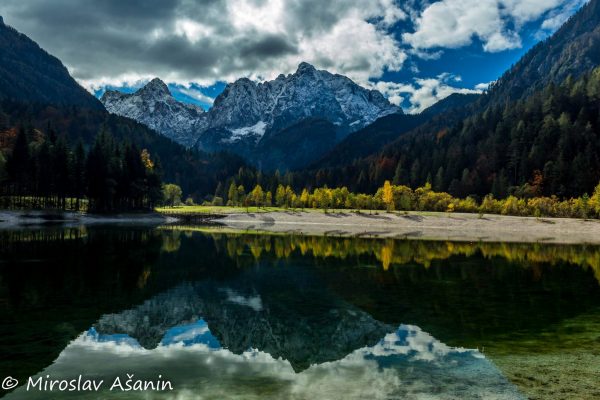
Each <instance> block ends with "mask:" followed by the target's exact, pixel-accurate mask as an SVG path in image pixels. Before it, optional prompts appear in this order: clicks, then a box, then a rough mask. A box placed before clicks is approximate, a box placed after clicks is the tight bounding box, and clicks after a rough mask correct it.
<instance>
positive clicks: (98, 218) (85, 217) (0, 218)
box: [0, 210, 175, 230]
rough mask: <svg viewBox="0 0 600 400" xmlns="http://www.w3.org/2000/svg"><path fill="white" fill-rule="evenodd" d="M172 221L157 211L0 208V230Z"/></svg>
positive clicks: (149, 223) (154, 223)
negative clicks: (105, 212)
mask: <svg viewBox="0 0 600 400" xmlns="http://www.w3.org/2000/svg"><path fill="white" fill-rule="evenodd" d="M174 221H175V219H174V218H171V217H166V216H164V215H162V214H160V213H157V212H154V213H152V212H145V213H117V214H106V215H104V214H87V213H84V212H75V211H55V210H0V230H3V229H15V228H26V227H39V226H49V225H54V226H56V225H60V226H65V227H70V226H79V225H100V224H116V225H140V224H142V225H146V224H147V225H160V224H164V223H169V222H174Z"/></svg>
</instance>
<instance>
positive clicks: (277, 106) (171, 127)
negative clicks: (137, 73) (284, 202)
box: [101, 63, 402, 168]
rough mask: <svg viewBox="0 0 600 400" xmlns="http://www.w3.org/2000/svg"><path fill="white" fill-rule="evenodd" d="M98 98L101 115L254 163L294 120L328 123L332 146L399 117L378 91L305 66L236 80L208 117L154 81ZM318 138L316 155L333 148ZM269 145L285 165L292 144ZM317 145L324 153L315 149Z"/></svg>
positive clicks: (157, 81) (160, 82) (393, 106)
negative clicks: (127, 119)
mask: <svg viewBox="0 0 600 400" xmlns="http://www.w3.org/2000/svg"><path fill="white" fill-rule="evenodd" d="M101 100H102V102H103V103H104V105H105V107H106V109H107V110H108V111H110V112H112V113H115V114H119V115H122V116H126V117H130V118H132V119H135V120H137V121H139V122H141V123H144V124H146V125H148V126H149V127H151V128H153V129H155V130H156V131H158V132H160V133H162V134H163V135H165V136H167V137H170V138H171V139H173V140H175V141H177V142H179V143H181V144H183V145H185V146H188V147H191V146H197V147H199V148H201V149H203V150H206V151H219V150H227V151H231V152H234V153H237V154H240V155H242V156H244V157H246V158H247V159H248V160H249V161H250V162H253V163H255V164H257V163H259V162H260V159H261V158H263V156H264V154H263V153H264V152H265V151H272V150H273V148H272V146H273V143H274V142H273V141H272V140H270V145H269V149H268V150H267V149H262V148H261V145H262V144H263V142H265V140H266V139H271V138H273V137H274V136H277V135H279V134H280V133H281V134H285V132H287V131H289V130H288V129H287V128H290V127H292V126H296V125H298V124H300V123H302V121H307V120H315V121H317V120H321V121H327V122H329V123H331V124H333V126H334V128H335V135H334V136H335V140H334V142H335V143H337V142H339V141H340V140H342V139H343V138H344V137H346V136H347V135H348V134H350V133H352V132H355V131H357V130H359V129H362V128H363V127H365V126H367V125H369V124H371V123H373V122H374V121H375V120H377V119H378V118H380V117H383V116H386V115H389V114H393V113H401V112H402V111H401V109H400V108H398V107H397V106H395V105H392V104H390V103H389V101H388V100H387V99H386V98H385V97H384V96H383V95H382V94H381V93H380V92H378V91H376V90H369V89H365V88H363V87H361V86H359V85H357V84H356V83H354V82H353V81H352V80H350V79H349V78H347V77H345V76H342V75H336V74H331V73H329V72H327V71H322V70H317V69H316V68H315V67H313V66H312V65H310V64H307V63H301V64H300V65H299V66H298V69H297V71H296V72H295V73H293V74H289V75H279V77H277V79H275V80H272V81H265V82H253V81H251V80H250V79H247V78H241V79H238V80H237V81H235V82H233V83H230V84H228V85H227V86H226V87H225V89H224V90H223V92H222V93H221V94H220V95H219V96H218V97H217V98H216V99H215V102H214V104H213V107H212V108H211V109H210V110H209V111H208V112H203V111H202V109H200V108H199V107H196V106H193V105H189V104H185V103H182V102H179V101H177V100H175V99H174V98H173V96H172V95H171V93H170V92H169V89H168V88H167V86H166V85H165V84H164V83H163V82H162V81H161V80H159V79H158V78H157V79H154V80H152V81H151V82H150V83H148V84H147V85H146V86H145V87H143V88H142V89H140V90H138V91H137V92H135V93H133V94H123V93H119V92H116V91H107V92H106V93H105V94H104V95H103V96H102V98H101ZM306 126H308V127H310V124H308V125H306ZM296 131H297V129H296V130H293V132H295V134H296V135H297V132H296ZM326 139H327V140H325V138H323V140H322V141H319V137H313V139H312V141H313V142H314V141H315V140H316V142H315V143H314V146H313V147H314V148H315V149H318V150H319V154H321V153H322V152H323V151H326V150H327V149H329V148H331V146H332V145H334V144H335V143H333V144H332V143H331V138H330V137H328V138H326ZM296 140H298V138H296ZM267 142H269V140H267ZM277 143H280V144H282V145H283V146H284V147H283V148H281V149H279V148H278V149H275V150H276V151H277V152H278V154H279V153H281V155H282V156H281V158H282V160H285V155H286V153H288V152H290V151H293V146H288V145H286V144H285V143H286V141H285V138H280V139H279V140H278V141H277ZM325 143H327V146H328V148H327V149H325V148H323V146H324V145H325ZM315 154H317V153H315ZM279 164H281V163H279ZM284 164H285V163H284ZM284 166H285V165H284ZM265 167H266V168H268V166H265Z"/></svg>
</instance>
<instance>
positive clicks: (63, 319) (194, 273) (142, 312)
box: [0, 227, 600, 399]
mask: <svg viewBox="0 0 600 400" xmlns="http://www.w3.org/2000/svg"><path fill="white" fill-rule="evenodd" d="M0 244H1V250H0V354H1V359H0V379H3V378H4V377H5V376H12V377H14V378H16V379H17V380H18V381H19V382H20V385H19V386H17V387H16V388H15V389H14V390H12V391H0V395H6V396H5V398H7V399H48V398H77V399H79V398H81V399H86V398H89V399H98V398H102V399H104V398H118V399H129V398H144V399H147V398H157V399H161V398H164V399H188V398H189V399H196V398H199V399H366V398H368V399H524V398H534V399H535V398H539V399H553V398H556V399H560V398H578V399H586V398H589V399H593V398H600V389H599V387H598V385H597V381H598V379H599V378H600V247H595V246H585V245H581V246H559V245H540V244H536V245H525V244H490V243H487V244H486V243H452V242H433V241H416V240H391V239H387V240H379V239H366V238H333V237H307V236H297V235H267V234H258V233H246V234H243V233H226V232H224V231H222V230H219V229H218V228H191V227H190V228H186V227H180V228H173V227H159V228H119V227H94V228H85V227H82V228H45V229H24V230H18V231H2V232H0ZM128 374H129V377H130V378H131V379H132V380H131V385H134V384H135V383H136V382H140V383H139V384H145V385H146V388H147V389H148V388H149V389H152V387H154V388H155V390H150V391H136V390H132V391H127V392H124V391H122V390H121V388H122V389H126V388H127V386H126V383H125V382H126V381H127V380H128ZM79 375H81V376H82V381H81V382H80V383H79V385H80V386H78V387H77V389H78V390H77V391H72V392H68V391H61V390H60V388H59V386H58V384H57V386H56V387H55V388H54V390H53V391H52V392H48V391H40V390H39V387H41V386H42V385H44V384H46V382H50V381H52V380H57V381H62V380H64V381H71V380H74V379H75V380H77V378H78V377H79ZM30 377H31V380H32V381H33V382H39V384H38V386H36V387H30V388H29V390H27V381H28V379H29V378H30ZM117 378H118V379H119V382H120V385H116V386H114V387H113V389H112V390H109V389H110V386H111V385H113V384H114V383H115V382H116V379H117ZM85 380H89V381H94V382H95V383H96V384H98V383H99V382H101V387H100V389H99V390H100V392H96V391H92V390H82V389H84V387H83V386H81V385H82V384H83V382H85ZM165 382H168V385H170V386H166V384H165ZM74 383H75V384H77V382H74ZM139 384H138V385H139ZM152 385H154V386H152ZM161 385H162V387H161ZM46 388H47V387H46ZM135 388H140V386H136V387H135ZM170 388H172V390H169V389H170ZM87 389H90V387H89V386H88V387H87ZM158 389H165V390H158Z"/></svg>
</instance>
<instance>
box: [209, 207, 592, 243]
mask: <svg viewBox="0 0 600 400" xmlns="http://www.w3.org/2000/svg"><path fill="white" fill-rule="evenodd" d="M216 221H218V222H219V223H221V224H224V225H225V226H227V227H229V228H233V229H240V230H258V231H266V232H277V233H298V234H312V235H331V236H359V237H360V236H364V237H383V238H409V239H410V238H412V239H432V240H456V241H487V242H544V243H565V244H577V243H590V244H600V220H583V219H574V218H534V217H511V216H501V215H488V214H486V215H483V216H481V217H480V216H479V215H477V214H461V213H453V214H448V213H419V212H412V213H407V214H404V213H386V212H380V213H378V214H368V213H361V214H357V213H354V212H341V213H340V212H336V213H323V212H314V211H310V212H291V211H290V212H268V213H257V214H252V213H250V214H230V215H227V216H226V217H225V218H222V219H218V220H216Z"/></svg>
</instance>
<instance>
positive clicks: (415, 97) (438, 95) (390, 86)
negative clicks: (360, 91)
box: [375, 73, 487, 114]
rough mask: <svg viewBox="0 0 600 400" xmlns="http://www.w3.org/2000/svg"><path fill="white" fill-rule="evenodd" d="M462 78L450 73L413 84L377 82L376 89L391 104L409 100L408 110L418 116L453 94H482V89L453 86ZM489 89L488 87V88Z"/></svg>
mask: <svg viewBox="0 0 600 400" xmlns="http://www.w3.org/2000/svg"><path fill="white" fill-rule="evenodd" d="M460 81H461V78H460V77H459V76H456V75H452V74H449V73H444V74H440V75H439V76H437V77H436V78H418V79H415V81H414V83H413V84H405V83H396V82H377V83H376V84H375V88H376V89H378V90H379V91H381V92H382V93H384V94H385V95H386V96H387V97H388V99H389V100H390V102H392V103H394V104H396V105H401V104H402V103H403V102H404V100H408V102H409V103H410V104H411V106H410V107H409V108H408V109H407V110H406V111H407V112H409V113H411V114H418V113H420V112H422V111H423V110H425V109H426V108H427V107H430V106H432V105H434V104H435V103H437V102H438V101H440V100H443V99H445V98H446V97H448V96H450V95H451V94H453V93H463V94H470V93H481V92H482V89H481V88H475V89H467V88H459V87H455V86H453V85H452V83H458V82H460ZM486 88H487V87H486Z"/></svg>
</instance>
